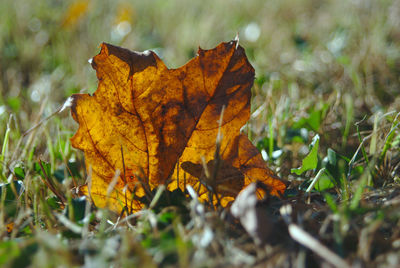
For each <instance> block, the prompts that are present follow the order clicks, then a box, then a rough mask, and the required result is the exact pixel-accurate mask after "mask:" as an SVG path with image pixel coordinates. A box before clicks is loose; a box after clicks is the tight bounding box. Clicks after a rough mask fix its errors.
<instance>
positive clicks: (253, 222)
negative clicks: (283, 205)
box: [230, 182, 274, 245]
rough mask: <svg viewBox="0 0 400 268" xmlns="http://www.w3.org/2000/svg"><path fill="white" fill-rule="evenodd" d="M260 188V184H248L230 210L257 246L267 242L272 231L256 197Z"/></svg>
mask: <svg viewBox="0 0 400 268" xmlns="http://www.w3.org/2000/svg"><path fill="white" fill-rule="evenodd" d="M261 186H262V184H261V183H260V182H258V183H255V182H253V183H251V184H249V185H248V186H247V187H246V188H244V189H243V190H242V191H241V192H240V193H239V195H238V196H237V197H236V199H235V201H234V202H233V204H232V206H231V209H230V211H231V213H232V215H233V216H234V217H235V218H237V219H239V221H240V223H241V224H242V226H243V227H244V229H245V230H246V231H247V233H248V234H249V235H250V236H251V237H252V238H253V240H254V242H255V243H256V244H257V245H262V244H263V243H265V242H267V241H268V238H269V237H270V235H271V231H272V230H273V229H274V226H273V222H272V220H271V219H270V217H269V215H268V213H267V211H266V210H265V207H262V206H260V203H262V200H260V199H259V198H258V196H259V191H260V190H263V189H262V188H261V189H260V187H261Z"/></svg>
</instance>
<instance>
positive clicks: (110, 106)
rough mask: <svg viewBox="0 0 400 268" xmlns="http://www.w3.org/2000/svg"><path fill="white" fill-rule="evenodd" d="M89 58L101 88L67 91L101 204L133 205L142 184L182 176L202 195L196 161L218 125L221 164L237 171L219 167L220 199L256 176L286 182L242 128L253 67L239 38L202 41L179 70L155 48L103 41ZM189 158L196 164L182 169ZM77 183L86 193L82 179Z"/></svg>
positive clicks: (208, 158) (178, 182)
mask: <svg viewBox="0 0 400 268" xmlns="http://www.w3.org/2000/svg"><path fill="white" fill-rule="evenodd" d="M92 66H93V68H94V69H95V70H96V74H97V78H98V80H99V84H98V88H97V90H96V92H95V93H94V94H93V95H92V96H91V95H88V94H75V95H73V96H72V97H73V105H72V107H71V112H72V116H73V118H74V119H75V121H77V122H78V123H79V129H78V131H77V133H76V134H75V135H74V136H73V137H72V138H71V143H72V146H73V147H75V148H78V149H80V150H82V151H84V152H85V158H86V168H87V170H88V171H89V170H91V173H90V174H91V190H90V191H91V194H90V196H91V197H92V199H93V201H94V203H95V204H96V205H97V206H100V207H104V206H106V204H110V206H111V208H112V209H114V210H116V211H120V210H122V209H123V208H124V207H128V208H129V210H130V211H132V210H138V209H140V208H141V207H142V206H143V205H142V204H141V203H140V202H139V201H137V197H141V196H143V195H144V194H145V191H144V189H145V188H144V186H146V187H148V188H150V189H154V188H155V187H157V186H158V185H160V184H165V183H166V182H169V181H171V183H170V184H169V185H168V187H169V189H170V190H173V189H176V188H178V187H180V188H181V189H184V186H185V185H184V184H185V183H188V184H191V185H192V186H193V188H195V189H199V190H200V191H199V194H200V198H203V199H207V196H208V195H207V189H206V188H205V187H203V186H202V185H201V182H200V177H201V172H200V171H199V168H198V167H199V165H201V163H202V158H203V159H204V160H205V162H206V163H212V162H213V160H214V154H215V141H216V137H217V134H218V131H221V133H222V135H223V139H222V141H221V144H220V146H221V147H220V148H221V159H222V160H223V163H224V165H223V168H224V169H223V170H225V171H226V170H230V171H234V173H233V175H234V179H233V178H231V179H228V180H224V178H223V176H224V172H225V171H221V172H219V174H220V178H218V179H217V182H216V183H217V184H219V183H221V185H219V188H220V189H222V192H221V194H222V195H224V194H228V192H229V194H228V196H227V197H226V199H223V201H224V202H223V204H227V202H229V201H232V200H233V199H234V197H235V196H236V194H237V193H238V192H239V191H240V189H242V188H243V187H244V186H246V185H248V184H249V183H251V182H252V181H255V180H260V181H263V182H264V183H266V184H267V185H269V186H270V189H271V193H272V194H275V195H280V194H281V193H282V192H283V191H284V189H285V188H286V186H285V183H283V182H282V181H281V180H280V179H279V178H278V177H277V176H275V175H274V173H273V172H272V171H271V170H270V169H268V168H267V167H266V165H265V163H264V161H263V160H262V157H261V155H260V153H259V152H258V150H257V148H256V147H254V145H253V144H252V143H251V142H250V141H249V140H248V138H247V137H246V136H244V135H241V134H240V128H241V127H242V126H243V125H244V124H245V123H246V121H247V120H248V119H249V116H250V98H251V90H250V89H251V87H252V84H253V80H254V69H253V67H252V66H251V65H250V63H249V62H248V60H247V58H246V55H245V52H244V49H243V48H242V47H241V46H237V42H236V41H231V42H228V43H221V44H220V45H218V46H217V47H216V48H214V49H211V50H202V49H199V51H198V56H197V57H195V58H193V59H192V60H191V61H189V62H188V63H187V64H186V65H184V66H182V67H180V68H178V69H168V68H167V67H166V66H165V65H164V63H163V62H162V61H161V60H160V58H159V57H158V56H157V55H156V54H155V53H154V52H151V51H150V52H143V53H140V52H132V51H129V50H127V49H123V48H120V47H116V46H112V45H109V44H102V45H101V51H100V54H98V55H97V56H95V57H94V58H93V60H92ZM223 107H225V112H224V116H223V120H222V122H219V118H220V114H221V111H222V109H223ZM185 162H187V163H191V164H190V165H192V167H196V168H194V169H193V168H189V169H190V170H189V169H186V170H185V168H183V167H184V166H185V164H184V165H183V167H182V165H181V164H182V163H185ZM177 163H178V165H177ZM117 170H119V174H120V179H119V180H118V181H117V183H116V185H115V187H114V191H113V192H112V193H111V194H110V195H109V199H111V200H112V201H107V202H106V200H105V199H106V197H107V196H108V195H107V194H106V192H107V188H108V185H109V184H110V182H111V180H112V178H113V177H114V175H115V174H116V172H117ZM186 171H187V172H186ZM88 173H89V172H88ZM239 173H241V174H239ZM199 174H200V177H199ZM178 175H179V178H178ZM224 181H229V183H227V182H226V183H224ZM230 186H231V187H230ZM196 187H197V188H196ZM146 189H147V188H146ZM82 190H83V192H85V193H86V194H88V191H89V190H88V189H87V188H82ZM224 198H225V197H224Z"/></svg>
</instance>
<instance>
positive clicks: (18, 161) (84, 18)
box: [0, 0, 400, 267]
mask: <svg viewBox="0 0 400 268" xmlns="http://www.w3.org/2000/svg"><path fill="white" fill-rule="evenodd" d="M72 3H73V2H67V1H50V0H39V1H35V2H33V1H32V2H29V1H23V0H14V1H10V0H6V1H2V2H1V3H0V18H1V23H0V126H1V127H0V141H1V145H2V146H1V148H2V149H1V154H0V160H1V162H0V180H1V181H2V186H0V188H1V193H2V194H1V199H0V201H1V202H0V239H1V240H0V265H1V266H5V267H7V266H8V267H24V266H29V265H31V266H32V267H53V266H57V267H70V266H72V267H75V266H83V265H93V266H95V265H96V266H99V267H103V266H104V267H109V266H113V267H131V266H141V267H151V266H181V267H188V266H194V267H197V266H201V267H217V266H265V265H270V266H274V267H275V266H278V267H281V266H282V267H286V266H299V267H300V266H306V267H311V266H321V265H323V264H326V263H327V261H328V260H327V259H324V258H323V257H320V256H319V255H318V252H315V250H310V249H309V247H307V246H303V245H301V244H300V243H298V242H296V241H295V240H294V239H293V236H291V235H290V234H289V233H288V227H287V226H288V225H290V224H296V225H297V226H299V227H300V228H301V229H302V230H304V231H306V232H307V233H309V234H311V235H312V236H313V237H314V238H316V239H317V240H318V241H319V242H320V243H322V244H323V245H325V246H326V247H328V248H329V249H330V250H331V251H332V252H334V253H335V254H337V255H338V256H339V257H340V258H342V259H343V260H345V261H346V262H347V263H349V264H353V265H361V266H367V267H376V266H384V267H388V266H392V267H394V266H398V265H400V257H399V256H400V221H399V219H400V213H399V211H400V209H399V208H400V202H399V193H400V176H399V174H400V154H399V142H400V132H399V120H400V118H399V111H400V109H399V108H400V97H399V92H400V80H399V79H400V27H399V26H400V17H399V16H398V14H399V10H400V5H399V3H398V1H395V0H385V1H311V0H302V1H289V0H283V1H282V0H281V1H277V0H271V1H261V0H248V1H232V2H227V1H215V0H214V1H211V0H205V1H196V2H194V1H193V2H189V1H183V0H175V1H156V0H154V1H113V2H108V1H101V0H92V1H87V2H80V3H81V4H79V5H78V4H75V5H74V4H72ZM236 33H239V36H240V43H241V45H242V46H243V47H244V48H245V49H246V53H247V55H248V57H249V59H250V61H251V63H252V64H253V66H254V68H255V70H256V80H255V83H254V87H253V99H252V117H251V119H250V121H249V123H248V124H247V125H246V127H245V129H244V131H246V132H247V133H248V135H249V137H250V138H251V140H252V141H253V142H254V144H256V145H257V146H258V148H259V149H260V151H261V152H262V154H263V156H265V159H266V160H267V161H268V165H269V166H270V167H271V168H273V169H274V170H275V171H276V172H277V173H278V174H279V175H280V176H281V177H282V178H285V179H287V180H288V181H290V187H289V188H288V190H287V191H286V194H285V197H284V198H283V199H282V200H270V201H269V203H268V206H267V208H266V210H268V211H269V213H270V218H271V219H272V223H271V224H272V226H273V228H274V229H273V230H274V232H273V233H274V235H273V236H272V237H270V240H268V241H267V243H266V244H265V245H263V246H259V245H256V244H255V243H254V242H253V240H252V239H251V237H250V236H249V235H248V234H247V233H246V231H245V230H244V228H243V227H242V226H241V225H240V223H239V222H238V221H236V220H233V219H232V218H231V216H230V215H229V213H228V211H227V210H215V209H213V208H211V207H210V206H207V204H200V203H198V201H196V200H195V199H193V198H191V197H189V196H186V195H183V194H182V193H179V192H176V193H168V192H166V193H163V194H159V195H157V196H158V197H159V199H158V200H153V203H152V207H151V209H150V208H149V209H145V210H143V211H141V212H139V213H136V214H133V215H131V216H129V217H128V218H125V219H119V218H118V215H114V214H112V213H111V212H110V211H108V210H106V209H97V208H91V207H90V204H88V203H87V202H86V200H85V199H82V198H78V197H77V196H76V195H75V192H74V187H76V186H77V185H80V184H82V183H84V181H85V178H86V171H85V167H84V159H83V154H82V153H81V152H79V151H76V150H74V149H73V148H71V146H70V141H69V138H70V137H71V136H72V135H73V133H74V132H75V131H76V129H77V125H76V124H75V123H74V122H73V120H72V118H71V116H70V114H69V113H68V111H63V112H61V113H57V114H56V115H55V116H52V117H51V118H50V119H48V120H44V121H42V120H43V119H45V118H47V117H48V116H49V115H51V114H52V113H53V112H54V111H56V110H57V109H58V107H60V106H61V105H62V104H63V103H64V102H65V100H66V99H67V98H68V96H70V95H71V94H72V93H76V92H89V93H92V92H94V90H95V89H96V87H97V80H96V77H95V72H94V71H93V70H92V69H91V67H90V65H89V64H87V60H88V59H89V58H91V57H92V56H94V55H95V54H96V53H97V52H98V45H99V44H100V43H101V42H109V43H112V44H115V45H120V46H123V47H127V48H130V49H134V50H146V49H153V50H155V51H156V52H157V53H158V54H159V55H160V56H161V57H162V58H163V60H164V61H165V62H166V63H167V65H168V66H169V67H179V66H181V65H183V64H184V63H185V62H186V61H187V60H188V59H190V58H191V57H193V56H194V55H195V53H196V50H197V47H198V46H199V45H200V46H201V47H202V48H212V47H214V46H216V45H217V44H218V43H220V42H222V41H228V40H231V39H233V38H234V36H235V35H236ZM39 122H42V123H41V124H40V125H38V126H37V124H38V123H39ZM34 126H37V127H36V128H34V129H32V130H31V131H29V132H27V131H28V130H29V129H31V127H34ZM317 134H318V135H319V142H318V144H316V143H314V144H313V145H311V146H310V144H311V141H312V139H313V138H314V137H315V136H316V135H317ZM315 146H317V147H315ZM310 152H312V156H308V157H307V155H308V154H309V153H310ZM308 161H311V162H310V163H305V162H308ZM301 166H303V169H302V172H298V173H292V171H291V170H292V169H294V168H299V167H301ZM307 167H309V168H307ZM322 169H324V171H323V172H321V174H319V176H318V181H316V182H315V185H314V187H313V188H312V189H310V191H307V188H308V186H309V185H310V184H311V182H312V181H313V179H314V178H315V176H316V175H317V173H318V172H319V171H320V170H322ZM51 188H53V191H51V190H50V189H51ZM166 195H169V198H165V197H166ZM171 198H172V199H173V200H174V201H173V202H172V203H171ZM168 200H170V202H167V201H168ZM287 204H290V205H291V207H292V214H291V216H292V217H291V218H292V220H291V221H292V222H288V223H286V222H285V221H284V220H285V219H284V217H282V216H281V215H280V214H279V208H280V207H282V206H283V205H287ZM199 211H200V212H199Z"/></svg>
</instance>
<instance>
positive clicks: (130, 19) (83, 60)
mask: <svg viewBox="0 0 400 268" xmlns="http://www.w3.org/2000/svg"><path fill="white" fill-rule="evenodd" d="M0 22H1V23H0V137H3V136H4V132H5V129H6V125H7V123H8V122H9V123H10V124H11V126H12V128H15V129H18V130H19V131H17V132H12V133H11V135H14V136H15V137H12V139H10V144H11V145H10V146H11V147H12V143H13V141H16V140H18V138H19V135H21V134H22V133H24V131H26V130H27V129H29V128H30V127H31V126H32V125H33V124H34V123H35V122H37V121H38V120H39V119H40V118H44V117H46V116H47V115H49V114H51V113H52V112H53V111H55V110H56V108H57V107H59V106H60V105H62V103H63V102H64V101H65V100H66V99H67V97H68V96H70V95H71V94H73V93H77V92H88V93H93V92H94V91H95V89H96V87H97V80H96V76H95V72H94V70H93V69H92V68H91V66H90V65H89V64H88V62H87V61H88V59H89V58H91V57H93V56H94V55H96V54H97V53H98V51H99V44H100V43H101V42H108V43H112V44H114V45H119V46H122V47H126V48H129V49H132V50H138V51H142V50H146V49H152V50H154V51H156V52H157V54H158V55H159V56H160V57H161V58H162V59H163V60H164V61H165V63H166V64H167V66H169V67H171V68H177V67H179V66H181V65H183V64H184V63H185V62H186V61H188V60H189V59H190V58H192V57H193V56H195V55H196V51H197V48H198V47H199V46H201V47H202V48H205V49H208V48H213V47H215V46H216V45H217V44H218V43H220V42H222V41H229V40H231V39H233V38H234V37H235V36H236V34H239V37H240V43H241V45H242V46H243V47H244V48H245V49H246V53H247V55H248V57H249V60H250V61H251V63H252V64H253V66H254V68H255V70H256V81H255V86H254V89H253V90H254V98H253V105H252V109H253V111H255V112H256V113H255V114H253V116H252V119H251V121H250V122H251V123H252V126H253V127H252V129H251V130H252V132H251V133H250V134H249V135H250V136H253V138H254V139H258V138H260V137H263V136H266V135H268V133H274V136H275V140H276V142H277V144H278V146H279V147H283V146H284V145H285V144H286V145H288V146H289V147H288V148H289V149H288V150H289V151H291V152H292V153H294V154H296V152H297V151H298V148H297V149H296V148H295V147H296V146H295V147H293V146H292V145H293V144H289V142H288V141H287V137H288V131H290V130H289V129H288V127H290V126H292V125H293V124H296V122H299V120H300V119H301V118H307V116H308V117H310V115H312V114H313V113H320V115H319V118H320V119H321V118H323V119H324V120H322V119H321V120H320V121H318V122H314V123H315V124H314V125H312V126H311V127H308V129H310V130H312V131H314V132H317V133H320V134H324V133H325V135H329V136H326V138H327V139H328V138H329V139H330V142H331V144H329V146H331V147H332V148H334V149H336V150H339V151H340V150H341V151H342V152H343V153H345V149H343V148H344V147H346V148H349V147H348V145H349V144H348V143H347V142H346V141H347V138H348V136H349V133H351V132H352V128H354V122H357V121H359V120H361V119H363V118H364V117H365V116H367V119H368V118H369V117H371V116H372V114H374V113H376V112H382V113H385V112H388V111H396V110H397V111H398V108H399V106H400V98H399V92H400V87H399V83H400V81H399V78H400V1H396V0H382V1H372V0H366V1H359V0H352V1H333V0H332V1H329V0H324V1H319V0H318V1H317V0H301V1H300V0H299V1H290V0H269V1H262V0H246V1H240V0H234V1H222V0H204V1H184V0H174V1H164V0H159V1H157V0H151V1H134V0H132V1H126V0H123V1H122V0H119V1H103V0H86V1H61V0H37V1H26V0H3V1H1V3H0ZM10 114H13V118H12V119H11V120H10ZM38 117H39V118H38ZM372 121H373V119H371V120H370V121H369V123H367V124H366V125H364V127H363V126H361V129H363V128H364V129H365V130H368V129H371V128H372V123H373V122H372ZM51 122H53V123H52V124H49V125H48V129H49V131H47V132H46V131H45V132H46V133H47V134H46V135H48V136H51V135H53V134H52V133H58V134H57V135H64V136H65V137H68V136H71V135H72V134H73V132H74V130H75V129H76V128H77V125H75V123H73V121H72V119H71V118H70V116H69V115H68V113H64V114H61V115H58V116H57V117H56V118H54V119H52V121H51ZM311 124H313V123H312V122H311ZM268 129H269V130H268ZM54 130H57V131H58V132H54ZM60 133H61V134H60ZM333 138H334V139H333ZM0 139H2V138H0ZM61 140H63V139H61ZM36 143H37V148H38V149H37V150H39V151H40V144H42V143H44V145H46V142H44V141H41V140H40V139H38V140H37V142H36ZM47 143H48V142H47ZM350 145H351V142H350ZM290 146H292V147H290ZM355 146H356V145H355ZM11 147H10V148H11ZM47 148H48V146H47V145H46V146H43V149H42V151H43V152H42V153H44V154H46V150H47ZM353 149H354V148H350V149H349V152H351V153H353V152H354V150H353ZM295 165H296V163H291V164H290V166H295Z"/></svg>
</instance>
